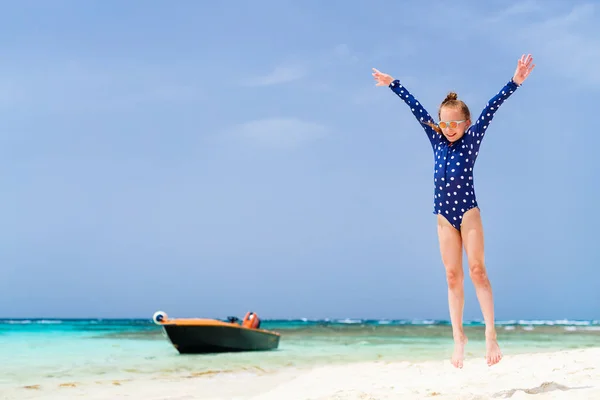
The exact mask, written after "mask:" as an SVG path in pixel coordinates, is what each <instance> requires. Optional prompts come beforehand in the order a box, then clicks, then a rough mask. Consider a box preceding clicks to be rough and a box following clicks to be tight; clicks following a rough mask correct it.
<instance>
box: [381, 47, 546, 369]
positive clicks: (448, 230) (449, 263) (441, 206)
mask: <svg viewBox="0 0 600 400" xmlns="http://www.w3.org/2000/svg"><path fill="white" fill-rule="evenodd" d="M532 61H533V58H532V57H531V54H528V55H527V56H525V55H523V56H522V57H521V58H520V59H519V60H518V62H517V69H516V71H515V73H514V75H513V77H512V79H511V80H509V81H508V82H507V83H506V85H504V87H503V88H502V89H501V90H500V91H499V92H498V93H497V94H496V95H495V96H494V97H492V98H491V99H490V101H489V102H488V103H487V105H486V106H485V107H484V109H483V111H482V112H481V114H480V115H479V117H478V118H477V120H476V121H475V123H474V124H471V114H470V112H469V108H468V107H467V105H466V104H465V103H464V102H463V101H462V100H458V98H457V95H456V93H454V92H450V93H449V94H448V95H447V96H446V98H445V99H444V101H442V103H441V105H440V107H439V110H438V119H439V121H440V122H439V123H437V124H435V123H434V122H433V119H432V118H431V116H430V115H429V113H428V112H427V111H426V110H425V108H424V107H423V105H422V104H421V103H419V102H418V101H417V100H416V99H415V97H414V96H413V95H412V94H411V93H410V92H409V91H408V90H407V89H406V87H404V86H403V85H402V84H400V81H399V80H397V79H394V78H392V77H391V76H390V75H387V74H384V73H382V72H380V71H378V70H377V69H375V68H373V74H372V75H373V77H374V78H375V81H376V82H377V84H376V86H388V87H389V88H390V89H392V91H393V92H394V93H396V95H398V97H400V98H401V99H402V100H403V101H404V102H405V103H406V104H407V105H408V106H409V107H410V109H411V111H412V113H413V115H414V116H415V117H416V118H417V120H418V121H419V123H420V124H421V126H422V127H423V129H424V130H425V133H426V134H427V138H428V139H429V142H430V143H431V146H432V148H433V153H434V162H435V165H434V176H433V181H434V184H435V191H434V197H433V200H434V202H433V203H434V204H433V213H434V214H437V232H438V239H439V245H440V252H441V256H442V263H443V264H444V267H445V269H446V281H447V283H448V305H449V308H450V321H451V323H452V334H453V338H454V353H453V355H452V364H453V365H454V366H455V367H457V368H462V366H463V359H464V349H465V345H466V344H467V337H466V335H465V333H464V330H463V322H462V319H463V308H464V286H463V285H464V272H463V266H462V249H463V246H464V249H465V253H466V255H467V261H468V264H469V276H470V277H471V280H472V281H473V284H474V286H475V292H476V294H477V299H478V300H479V304H480V307H481V311H482V313H483V318H484V321H485V342H486V360H487V364H488V365H490V366H491V365H493V364H496V363H498V362H499V361H500V360H501V359H502V352H501V351H500V347H499V346H498V341H497V339H496V328H495V326H494V300H493V295H492V287H491V285H490V281H489V279H488V276H487V272H486V267H485V262H484V239H483V226H482V223H481V215H480V210H479V205H478V204H477V198H476V196H475V188H474V182H473V168H474V165H475V160H476V159H477V156H478V155H479V147H480V145H481V141H482V140H483V137H484V135H485V132H486V130H487V128H488V127H489V126H490V122H491V121H492V119H493V117H494V114H495V113H496V111H497V110H498V107H500V105H501V104H502V103H503V102H504V101H505V100H506V99H507V98H508V97H509V96H510V95H511V94H512V93H513V92H514V91H515V90H516V89H517V88H518V87H520V86H521V85H522V84H523V82H524V81H525V79H527V77H528V76H529V74H530V73H531V71H532V70H533V68H534V67H535V64H532Z"/></svg>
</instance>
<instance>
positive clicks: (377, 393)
mask: <svg viewBox="0 0 600 400" xmlns="http://www.w3.org/2000/svg"><path fill="white" fill-rule="evenodd" d="M38 398H40V399H41V398H43V399H46V400H53V399H57V400H58V399H61V400H63V399H71V398H85V399H90V400H91V399H124V398H128V399H144V400H159V399H165V400H191V399H202V400H242V399H244V400H246V399H247V400H296V399H297V400H305V399H306V400H308V399H311V400H326V399H337V400H342V399H343V400H359V399H360V400H374V399H377V400H379V399H402V400H408V399H428V398H434V399H472V400H483V399H505V398H510V399H532V400H533V399H535V400H538V399H568V400H575V399H586V400H588V399H589V400H593V399H600V348H590V349H580V350H569V351H561V352H553V353H533V354H520V355H513V356H505V357H504V359H503V360H502V361H501V362H500V363H499V364H497V365H494V366H492V367H488V366H487V365H486V364H485V361H484V359H483V357H481V358H477V359H474V358H470V359H466V360H465V366H464V368H463V369H461V370H457V369H455V368H454V367H452V366H451V365H450V363H449V361H448V360H444V361H435V362H431V361H430V362H423V363H410V362H383V361H382V362H363V363H352V364H346V365H337V366H331V365H329V366H320V367H315V368H312V369H293V368H289V369H284V370H281V371H278V372H275V373H262V372H260V371H249V372H245V373H240V372H235V373H199V374H192V375H189V374H187V375H182V376H180V377H176V378H175V377H173V376H172V375H171V376H170V377H169V378H163V377H158V376H157V377H153V378H152V379H144V380H133V381H102V380H98V381H95V382H81V383H78V382H54V383H52V384H48V383H46V384H44V385H40V386H39V387H34V388H22V387H19V388H11V389H10V390H9V391H8V393H6V392H5V393H4V394H0V399H38Z"/></svg>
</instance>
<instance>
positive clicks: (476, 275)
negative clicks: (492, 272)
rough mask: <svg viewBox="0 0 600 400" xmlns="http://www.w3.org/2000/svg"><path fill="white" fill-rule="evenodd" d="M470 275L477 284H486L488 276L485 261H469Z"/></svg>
mask: <svg viewBox="0 0 600 400" xmlns="http://www.w3.org/2000/svg"><path fill="white" fill-rule="evenodd" d="M469 275H470V276H471V279H472V280H473V282H474V283H475V284H482V285H483V284H486V283H487V280H488V278H487V272H486V270H485V265H484V264H483V261H480V260H473V261H469Z"/></svg>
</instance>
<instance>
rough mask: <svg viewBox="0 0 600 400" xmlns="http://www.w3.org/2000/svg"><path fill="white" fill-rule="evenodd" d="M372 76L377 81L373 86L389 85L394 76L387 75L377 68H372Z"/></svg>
mask: <svg viewBox="0 0 600 400" xmlns="http://www.w3.org/2000/svg"><path fill="white" fill-rule="evenodd" d="M371 75H373V78H375V81H377V84H376V85H375V86H389V85H390V83H392V82H393V81H394V78H392V77H391V76H389V75H388V74H384V73H383V72H379V71H378V70H377V69H375V68H373V73H372V74H371Z"/></svg>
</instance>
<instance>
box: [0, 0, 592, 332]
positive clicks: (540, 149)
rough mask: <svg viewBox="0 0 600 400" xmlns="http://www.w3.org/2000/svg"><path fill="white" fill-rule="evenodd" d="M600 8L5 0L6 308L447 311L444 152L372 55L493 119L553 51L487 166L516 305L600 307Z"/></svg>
mask: <svg viewBox="0 0 600 400" xmlns="http://www.w3.org/2000/svg"><path fill="white" fill-rule="evenodd" d="M33 4H35V7H36V8H35V9H33V8H32V9H28V8H27V7H28V6H29V5H31V6H32V7H33ZM599 14H600V4H599V3H597V2H580V1H573V2H562V1H543V2H542V1H541V0H538V1H525V2H514V3H510V2H504V1H502V2H501V1H490V2H485V3H484V2H476V1H452V2H444V1H422V2H421V1H420V2H417V1H408V2H397V1H391V0H389V1H376V2H371V3H370V5H369V3H367V2H358V1H355V2H341V1H327V2H323V1H315V0H313V1H302V2H298V1H296V2H292V1H282V0H278V1H254V2H236V3H235V4H232V3H230V2H227V4H226V2H222V3H220V2H219V3H217V2H195V1H179V2H177V5H174V3H168V2H158V1H153V2H141V1H137V2H135V1H129V2H125V3H124V2H117V1H102V2H100V1H89V2H76V1H54V2H52V6H50V5H49V4H48V5H46V3H42V2H36V3H33V2H31V3H27V2H20V3H18V4H17V3H7V4H6V5H4V7H3V12H2V16H1V17H0V18H1V22H2V23H0V34H1V35H2V37H3V38H4V40H2V45H1V49H0V50H1V51H0V54H1V57H2V61H1V62H0V112H1V115H2V118H0V132H1V134H0V137H1V140H2V143H1V146H0V149H1V150H0V151H1V152H2V153H1V154H0V163H1V165H0V168H1V169H2V172H3V173H2V187H3V196H2V200H1V202H0V205H1V207H0V212H1V213H2V215H1V216H0V221H1V224H2V230H1V231H0V235H1V237H0V243H1V244H0V246H1V247H0V265H1V266H2V268H1V271H2V272H1V275H0V276H1V277H2V279H0V315H1V316H5V317H148V318H150V317H151V315H152V313H153V312H154V311H156V310H158V309H161V310H164V311H166V312H167V313H168V314H169V315H171V316H210V317H223V316H226V315H239V316H241V315H243V314H244V313H245V312H246V311H247V310H249V309H252V310H254V311H256V312H257V313H259V315H261V316H263V317H265V318H287V317H289V318H301V317H307V318H326V317H331V318H345V317H357V318H361V317H362V318H439V319H446V318H448V312H447V294H446V281H445V275H444V270H443V266H442V264H441V260H440V255H439V250H438V243H437V236H436V221H435V216H434V215H433V214H432V196H433V184H432V183H433V182H432V179H433V177H432V174H433V163H432V161H433V159H432V153H431V148H430V146H429V143H428V141H427V139H426V137H425V136H424V134H423V131H422V130H421V128H420V126H419V124H418V123H417V122H416V121H415V120H414V118H413V116H412V115H411V113H410V110H409V109H408V107H407V106H406V105H405V104H404V103H403V102H402V101H401V100H400V99H398V98H397V97H396V96H395V95H394V94H393V93H392V92H391V91H390V90H389V89H387V88H382V87H375V86H374V84H373V80H372V76H371V68H372V67H376V68H378V69H380V70H381V71H383V72H386V73H389V74H391V75H393V76H394V77H396V78H399V79H400V80H401V81H402V82H403V84H404V85H405V86H407V87H408V88H409V90H411V92H412V93H413V94H414V95H415V96H416V97H417V98H418V99H419V100H420V101H421V103H423V104H424V105H425V106H426V108H427V109H428V111H430V113H432V114H436V113H437V107H438V104H439V103H440V101H441V100H442V99H443V98H444V96H445V95H446V93H447V92H448V91H450V90H454V91H457V92H458V94H459V97H460V98H462V99H463V100H465V101H466V102H467V104H469V106H470V107H471V112H472V113H478V112H479V111H480V109H481V108H482V107H483V106H484V105H485V103H486V102H487V100H488V99H489V98H490V97H492V96H493V95H494V94H495V93H496V92H497V91H498V90H499V89H500V88H501V87H502V86H503V85H504V84H505V83H506V82H507V81H508V79H510V78H511V76H512V74H513V72H514V69H515V67H516V62H517V60H518V58H519V57H520V56H521V54H523V53H531V54H532V55H533V56H534V61H535V63H536V68H535V70H534V72H533V73H532V75H531V76H530V77H529V79H528V80H527V81H526V82H525V84H524V85H523V87H521V88H519V90H518V91H517V92H516V93H515V94H514V95H513V96H512V97H511V98H509V99H508V100H507V101H506V102H505V103H504V105H503V106H502V108H501V109H500V110H499V111H498V113H497V114H496V118H495V120H494V124H493V126H492V127H491V128H490V129H489V130H488V134H487V136H486V140H485V143H483V144H482V148H481V152H480V156H479V158H478V161H477V166H476V171H475V185H476V190H477V196H478V201H479V203H480V206H481V209H482V216H483V222H484V227H485V235H486V263H487V267H488V270H489V275H490V278H491V280H492V285H493V288H494V292H495V298H496V316H497V318H498V319H504V320H506V319H519V318H543V319H561V318H596V319H598V318H600V314H599V313H600V292H599V291H598V290H597V287H598V282H599V281H600V250H599V248H598V245H597V237H598V236H597V235H598V234H597V227H598V226H599V222H600V218H599V214H598V212H597V210H596V209H597V206H598V204H600V192H599V190H598V182H599V180H598V173H599V172H600V167H599V166H598V163H597V160H596V158H597V151H598V148H599V146H600V139H599V137H598V135H597V134H596V131H597V129H596V127H595V125H596V116H597V115H598V98H599V96H600V70H599V69H598V67H597V66H598V64H599V62H600V40H599V39H598V38H600V28H599V27H598V25H597V23H596V22H597V20H598V17H599ZM466 295H467V298H466V302H467V303H466V306H465V318H466V319H479V318H480V315H481V314H480V311H479V306H478V304H477V301H476V298H475V295H474V291H473V288H472V284H471V282H470V280H468V279H467V281H466Z"/></svg>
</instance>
